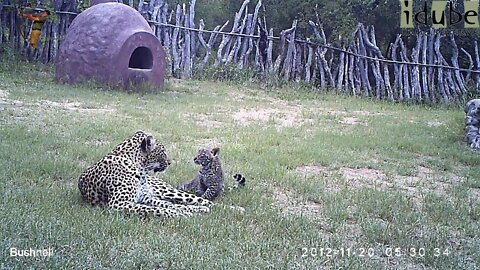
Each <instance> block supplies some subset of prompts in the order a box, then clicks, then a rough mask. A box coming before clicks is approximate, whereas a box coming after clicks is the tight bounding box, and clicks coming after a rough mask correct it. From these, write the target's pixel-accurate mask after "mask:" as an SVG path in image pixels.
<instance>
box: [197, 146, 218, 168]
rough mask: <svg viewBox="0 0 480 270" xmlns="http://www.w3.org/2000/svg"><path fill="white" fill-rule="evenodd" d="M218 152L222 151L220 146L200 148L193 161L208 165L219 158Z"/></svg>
mask: <svg viewBox="0 0 480 270" xmlns="http://www.w3.org/2000/svg"><path fill="white" fill-rule="evenodd" d="M218 152H220V148H218V147H215V148H213V149H208V148H202V149H200V150H198V154H197V156H196V157H195V158H193V162H195V164H198V165H202V166H207V165H209V164H211V163H212V162H213V161H214V160H215V159H218Z"/></svg>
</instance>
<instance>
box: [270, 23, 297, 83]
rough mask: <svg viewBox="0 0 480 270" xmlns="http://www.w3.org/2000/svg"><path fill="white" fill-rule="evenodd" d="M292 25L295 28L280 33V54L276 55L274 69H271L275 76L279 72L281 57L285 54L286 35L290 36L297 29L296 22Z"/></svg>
mask: <svg viewBox="0 0 480 270" xmlns="http://www.w3.org/2000/svg"><path fill="white" fill-rule="evenodd" d="M293 25H294V26H295V27H292V28H289V29H286V30H283V31H282V32H280V53H279V54H278V56H277V59H276V60H275V64H274V67H273V71H274V73H275V74H278V71H279V70H280V65H281V64H282V61H283V57H284V54H285V43H286V38H287V35H290V33H292V32H293V31H295V29H296V27H297V21H296V20H295V21H294V22H293Z"/></svg>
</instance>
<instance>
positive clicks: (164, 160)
mask: <svg viewBox="0 0 480 270" xmlns="http://www.w3.org/2000/svg"><path fill="white" fill-rule="evenodd" d="M170 164H172V162H171V160H170V159H169V158H168V156H167V153H166V152H165V146H163V145H162V144H157V145H156V147H155V148H153V149H152V150H151V151H149V152H148V154H147V159H146V161H145V169H146V170H147V171H152V170H153V171H154V172H163V171H165V170H166V169H167V167H168V166H169V165H170Z"/></svg>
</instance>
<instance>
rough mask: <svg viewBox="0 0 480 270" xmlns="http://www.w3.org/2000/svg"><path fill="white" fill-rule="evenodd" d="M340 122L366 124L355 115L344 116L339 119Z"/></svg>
mask: <svg viewBox="0 0 480 270" xmlns="http://www.w3.org/2000/svg"><path fill="white" fill-rule="evenodd" d="M340 123H341V124H344V125H362V126H367V123H363V122H360V121H359V120H358V118H356V117H344V118H343V119H342V120H340Z"/></svg>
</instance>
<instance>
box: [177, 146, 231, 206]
mask: <svg viewBox="0 0 480 270" xmlns="http://www.w3.org/2000/svg"><path fill="white" fill-rule="evenodd" d="M219 151H220V148H218V147H215V148H213V149H209V148H202V149H200V150H199V151H198V154H197V156H196V157H195V158H194V159H193V161H194V162H195V164H198V165H201V166H202V168H201V169H200V171H199V172H198V174H197V176H196V177H195V178H194V179H193V180H192V181H190V182H187V183H184V184H182V185H181V186H180V187H179V188H178V189H179V190H182V191H193V192H194V193H195V195H197V196H200V197H202V198H204V199H207V200H211V201H212V200H214V199H215V198H217V197H218V196H219V195H220V194H221V193H222V190H223V186H224V181H225V176H224V174H223V169H222V164H221V162H220V157H219V155H218V153H219Z"/></svg>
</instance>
